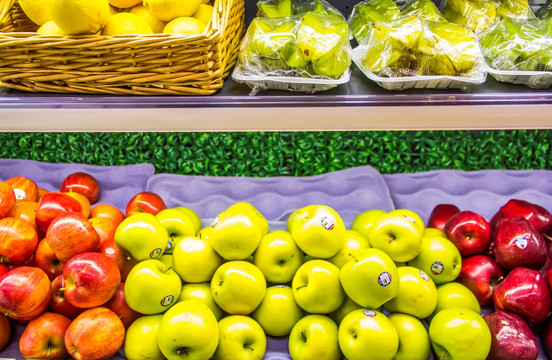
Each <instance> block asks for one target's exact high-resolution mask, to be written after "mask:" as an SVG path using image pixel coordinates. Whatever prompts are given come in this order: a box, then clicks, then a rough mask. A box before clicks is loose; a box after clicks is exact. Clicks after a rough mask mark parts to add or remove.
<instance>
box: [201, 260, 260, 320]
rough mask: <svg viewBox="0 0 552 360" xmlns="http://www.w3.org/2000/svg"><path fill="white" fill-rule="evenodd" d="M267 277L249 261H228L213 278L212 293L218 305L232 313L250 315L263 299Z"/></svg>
mask: <svg viewBox="0 0 552 360" xmlns="http://www.w3.org/2000/svg"><path fill="white" fill-rule="evenodd" d="M265 293H266V279H265V277H264V275H263V273H262V271H261V270H259V268H258V267H256V266H255V265H253V264H252V263H250V262H247V261H240V260H235V261H228V262H226V263H224V264H222V265H221V266H219V268H218V269H217V271H216V272H215V274H214V275H213V279H212V280H211V294H213V299H215V302H216V303H217V305H218V306H220V308H221V309H222V310H224V311H226V312H227V313H229V314H231V315H249V314H251V313H252V312H253V311H254V310H255V309H256V308H257V306H259V304H260V303H261V301H263V298H264V295H265Z"/></svg>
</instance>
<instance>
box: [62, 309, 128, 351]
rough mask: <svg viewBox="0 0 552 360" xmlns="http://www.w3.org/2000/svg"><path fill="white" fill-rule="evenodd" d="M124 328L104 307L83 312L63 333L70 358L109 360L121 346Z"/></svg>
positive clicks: (112, 313) (113, 314)
mask: <svg viewBox="0 0 552 360" xmlns="http://www.w3.org/2000/svg"><path fill="white" fill-rule="evenodd" d="M124 340H125V327H124V326H123V323H122V322H121V320H120V319H119V317H118V316H117V314H115V313H114V312H113V311H111V310H109V309H108V308H105V307H97V308H93V309H88V310H85V311H84V312H83V313H82V314H80V315H79V316H77V317H76V318H75V319H74V320H73V321H72V322H71V325H69V328H67V332H66V333H65V347H66V348H67V351H68V352H69V355H71V356H72V357H73V358H75V359H77V360H79V359H109V358H111V357H112V356H114V355H115V354H116V353H117V351H119V349H120V348H121V346H123V342H124Z"/></svg>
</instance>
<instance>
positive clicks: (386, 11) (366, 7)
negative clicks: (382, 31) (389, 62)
mask: <svg viewBox="0 0 552 360" xmlns="http://www.w3.org/2000/svg"><path fill="white" fill-rule="evenodd" d="M401 16H402V15H401V10H400V8H399V7H398V6H397V4H396V3H395V2H394V1H392V0H364V1H361V2H359V3H358V4H356V5H355V6H354V7H353V11H352V13H351V16H350V20H349V21H350V24H351V30H352V33H353V36H354V37H355V39H356V40H357V42H358V43H363V41H364V39H365V38H366V36H367V35H368V32H369V31H370V28H371V26H370V24H371V23H374V22H381V21H391V20H396V19H398V18H400V17H401Z"/></svg>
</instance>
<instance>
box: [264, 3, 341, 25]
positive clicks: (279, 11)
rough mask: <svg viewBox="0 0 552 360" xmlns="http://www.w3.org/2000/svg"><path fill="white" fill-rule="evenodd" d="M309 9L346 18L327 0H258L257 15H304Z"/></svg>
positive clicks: (270, 16) (274, 16) (273, 16)
mask: <svg viewBox="0 0 552 360" xmlns="http://www.w3.org/2000/svg"><path fill="white" fill-rule="evenodd" d="M309 11H313V12H315V13H318V14H320V15H325V16H329V17H334V18H336V19H342V20H345V17H344V16H343V14H341V12H340V11H339V10H337V9H336V8H335V7H333V6H332V5H331V4H330V3H329V2H327V1H325V0H314V1H312V0H260V1H259V2H257V17H269V18H276V17H288V16H293V15H304V14H306V13H307V12H309Z"/></svg>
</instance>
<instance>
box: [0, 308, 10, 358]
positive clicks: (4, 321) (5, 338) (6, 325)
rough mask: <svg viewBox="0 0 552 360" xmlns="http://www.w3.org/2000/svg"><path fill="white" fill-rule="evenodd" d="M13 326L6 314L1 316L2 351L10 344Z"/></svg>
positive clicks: (0, 345) (0, 346)
mask: <svg viewBox="0 0 552 360" xmlns="http://www.w3.org/2000/svg"><path fill="white" fill-rule="evenodd" d="M10 337H11V324H10V319H8V317H7V316H6V315H4V314H0V351H2V350H4V348H5V347H6V346H7V345H8V343H9V342H10Z"/></svg>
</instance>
